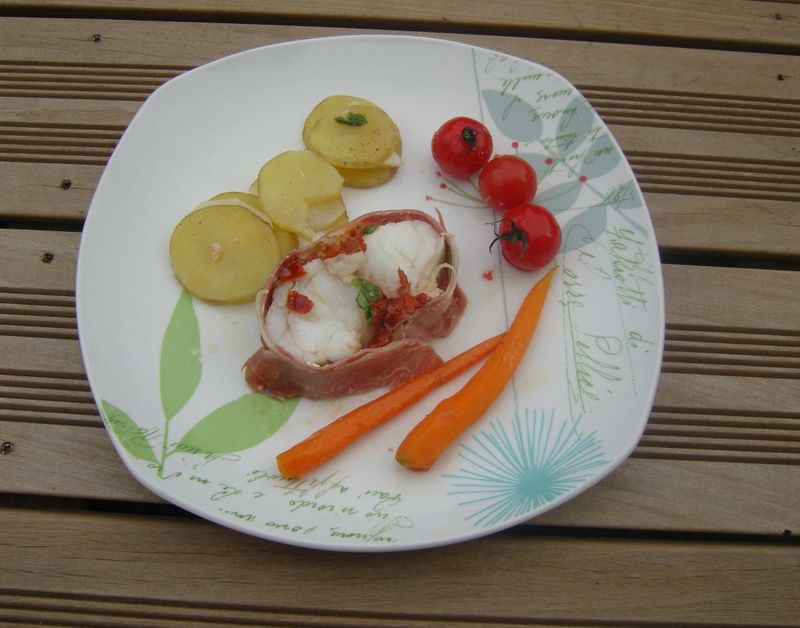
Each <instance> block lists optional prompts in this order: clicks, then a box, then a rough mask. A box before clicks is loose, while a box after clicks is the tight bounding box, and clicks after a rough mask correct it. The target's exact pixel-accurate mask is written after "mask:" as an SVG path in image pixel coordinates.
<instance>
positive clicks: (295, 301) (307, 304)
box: [286, 290, 314, 314]
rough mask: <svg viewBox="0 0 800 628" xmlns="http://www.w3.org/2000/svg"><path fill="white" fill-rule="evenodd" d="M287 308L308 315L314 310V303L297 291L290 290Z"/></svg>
mask: <svg viewBox="0 0 800 628" xmlns="http://www.w3.org/2000/svg"><path fill="white" fill-rule="evenodd" d="M286 307H287V309H289V310H290V311H292V312H297V313H298V314H308V313H309V312H310V311H311V310H312V309H314V302H313V301H312V300H311V299H309V298H308V297H307V296H306V295H304V294H301V293H299V292H297V291H296V290H289V294H288V295H287V296H286Z"/></svg>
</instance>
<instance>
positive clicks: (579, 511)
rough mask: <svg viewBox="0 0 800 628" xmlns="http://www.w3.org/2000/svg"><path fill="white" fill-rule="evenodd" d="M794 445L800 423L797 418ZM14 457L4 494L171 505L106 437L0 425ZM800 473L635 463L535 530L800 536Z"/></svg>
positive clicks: (93, 431) (85, 430) (64, 428)
mask: <svg viewBox="0 0 800 628" xmlns="http://www.w3.org/2000/svg"><path fill="white" fill-rule="evenodd" d="M794 423H795V425H796V428H795V432H794V433H795V436H794V438H795V443H796V442H797V432H798V431H800V417H798V419H796V420H795V421H794ZM0 438H2V440H3V441H7V442H11V443H13V446H14V449H13V451H12V452H11V453H10V454H8V455H6V456H3V457H2V458H0V465H2V466H0V469H2V473H0V492H2V493H13V494H18V495H35V496H49V497H71V498H77V499H94V500H98V499H99V500H113V501H130V502H137V503H151V504H156V503H163V502H162V500H161V499H160V498H159V497H157V496H155V495H154V494H153V493H151V492H150V491H148V490H147V489H146V488H144V487H143V486H142V485H140V484H139V483H138V482H137V481H136V480H135V479H134V478H133V476H132V475H130V474H129V473H128V471H127V470H126V469H125V467H124V465H123V463H122V461H121V460H120V458H119V457H118V456H117V454H116V451H115V450H114V448H113V447H112V445H111V442H110V440H109V437H108V436H107V435H106V433H105V430H103V429H102V428H99V427H97V426H95V427H88V426H86V425H77V424H76V425H48V424H37V423H26V422H20V421H2V420H0ZM796 460H797V455H796V454H795V455H794V461H795V466H794V467H791V466H787V465H780V464H768V463H762V464H751V463H746V462H719V461H718V462H712V461H705V460H698V461H692V460H671V459H661V460H659V459H649V458H648V459H645V458H640V457H638V455H637V452H634V457H632V458H630V459H629V460H627V461H626V462H624V463H623V464H622V466H621V467H620V468H619V469H617V470H616V471H615V472H614V473H612V474H611V475H610V476H609V477H608V478H606V479H604V480H603V481H602V482H600V483H599V484H598V485H596V486H594V487H592V488H590V489H589V490H587V491H586V492H585V493H583V494H581V495H579V496H578V497H576V498H575V499H573V500H571V501H570V502H568V503H567V504H565V505H563V506H562V507H560V508H557V509H556V510H554V511H551V512H549V513H546V514H544V515H542V516H540V517H538V518H536V519H532V520H531V521H530V522H529V523H530V524H532V525H534V526H542V525H548V526H564V527H575V528H613V529H631V530H654V531H662V532H663V531H670V532H718V533H719V532H725V533H735V534H763V535H774V536H780V535H782V534H783V533H784V531H785V530H798V529H800V497H798V495H800V475H799V474H798V473H797V472H796V470H797V467H796Z"/></svg>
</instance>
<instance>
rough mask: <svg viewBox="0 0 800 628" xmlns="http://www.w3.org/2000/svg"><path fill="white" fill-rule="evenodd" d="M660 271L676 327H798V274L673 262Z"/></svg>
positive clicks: (793, 330) (793, 331) (777, 329)
mask: <svg viewBox="0 0 800 628" xmlns="http://www.w3.org/2000/svg"><path fill="white" fill-rule="evenodd" d="M662 271H663V274H664V292H665V294H666V295H667V297H666V314H667V322H668V324H669V325H670V326H672V327H673V328H676V329H677V328H689V329H706V328H716V329H719V330H732V331H740V332H746V331H756V330H758V331H760V332H763V331H767V330H770V331H771V332H776V333H780V332H782V331H787V332H788V333H789V334H790V335H796V334H797V332H798V331H800V330H799V329H798V323H800V301H798V299H797V295H798V294H800V273H795V272H791V271H779V270H775V271H763V270H758V269H753V268H708V267H701V266H679V265H670V264H664V265H662ZM767 277H768V278H769V279H767ZM764 280H766V281H764Z"/></svg>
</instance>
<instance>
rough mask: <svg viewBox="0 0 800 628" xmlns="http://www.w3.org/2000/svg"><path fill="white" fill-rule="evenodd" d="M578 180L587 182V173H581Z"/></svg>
mask: <svg viewBox="0 0 800 628" xmlns="http://www.w3.org/2000/svg"><path fill="white" fill-rule="evenodd" d="M578 181H580V182H581V183H586V175H581V176H580V178H579V179H578Z"/></svg>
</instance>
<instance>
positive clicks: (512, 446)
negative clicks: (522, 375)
mask: <svg viewBox="0 0 800 628" xmlns="http://www.w3.org/2000/svg"><path fill="white" fill-rule="evenodd" d="M489 427H490V429H489V430H484V431H481V432H480V433H478V434H476V435H475V436H473V437H472V439H471V440H470V441H469V442H467V443H465V444H463V445H462V446H461V448H460V451H459V456H460V457H461V459H462V460H463V466H462V467H461V468H460V469H459V471H458V473H454V474H447V475H445V476H444V477H446V478H448V479H450V480H451V490H450V491H449V492H448V494H449V495H455V496H460V497H459V498H460V499H461V501H460V502H459V506H463V507H465V508H466V509H468V510H469V511H470V512H469V514H467V515H466V516H465V517H464V520H465V521H472V523H473V524H474V525H476V526H483V527H488V526H492V525H495V524H497V523H500V522H503V521H507V520H509V519H512V518H515V517H518V516H521V515H524V514H526V513H529V512H532V511H534V510H536V509H537V508H539V507H541V506H543V505H545V504H547V503H549V502H551V501H553V500H554V499H556V498H557V497H559V496H560V495H563V494H564V493H566V492H567V491H569V490H571V489H573V488H575V487H576V486H580V485H581V484H583V483H584V482H585V481H586V480H587V479H588V478H589V476H590V475H591V473H592V472H593V470H595V469H597V468H598V467H602V466H604V465H606V464H607V463H608V461H607V460H606V458H605V456H604V455H603V447H602V444H601V442H600V441H599V440H598V439H597V436H596V435H595V433H594V432H592V433H591V434H580V433H578V430H577V424H576V423H573V422H572V421H568V420H564V421H556V420H555V412H551V413H550V414H549V416H545V413H543V412H536V411H533V412H532V411H529V410H525V413H524V415H520V414H515V415H514V417H513V419H512V420H511V421H510V426H509V427H507V426H506V425H505V424H504V423H503V422H502V421H501V420H500V419H496V420H494V421H492V422H491V423H490V426H489Z"/></svg>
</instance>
